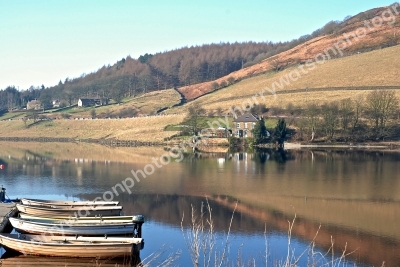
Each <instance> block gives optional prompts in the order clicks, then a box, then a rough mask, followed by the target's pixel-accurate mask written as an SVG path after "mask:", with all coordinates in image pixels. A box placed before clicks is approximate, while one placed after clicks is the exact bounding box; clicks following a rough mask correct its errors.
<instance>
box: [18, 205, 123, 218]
mask: <svg viewBox="0 0 400 267" xmlns="http://www.w3.org/2000/svg"><path fill="white" fill-rule="evenodd" d="M17 209H18V211H19V212H23V213H27V214H30V215H37V216H41V217H57V216H62V217H68V216H73V217H94V216H119V215H120V213H121V210H122V207H121V206H109V207H89V206H82V207H79V208H77V207H73V208H71V207H65V208H49V207H40V206H29V205H21V204H17Z"/></svg>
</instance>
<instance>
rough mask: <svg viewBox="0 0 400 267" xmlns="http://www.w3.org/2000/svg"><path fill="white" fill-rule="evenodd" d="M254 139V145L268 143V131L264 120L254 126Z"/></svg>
mask: <svg viewBox="0 0 400 267" xmlns="http://www.w3.org/2000/svg"><path fill="white" fill-rule="evenodd" d="M252 131H253V137H254V144H255V145H259V144H264V143H266V141H267V137H268V131H267V127H266V126H265V121H264V118H261V119H259V120H258V121H257V122H256V125H255V126H254V129H253V130H252Z"/></svg>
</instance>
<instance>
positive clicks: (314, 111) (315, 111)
mask: <svg viewBox="0 0 400 267" xmlns="http://www.w3.org/2000/svg"><path fill="white" fill-rule="evenodd" d="M319 114H320V109H319V107H318V106H317V105H315V104H310V105H308V106H307V108H306V118H307V122H308V127H309V130H310V131H311V139H310V141H313V140H314V138H315V131H316V127H317V124H318V121H319Z"/></svg>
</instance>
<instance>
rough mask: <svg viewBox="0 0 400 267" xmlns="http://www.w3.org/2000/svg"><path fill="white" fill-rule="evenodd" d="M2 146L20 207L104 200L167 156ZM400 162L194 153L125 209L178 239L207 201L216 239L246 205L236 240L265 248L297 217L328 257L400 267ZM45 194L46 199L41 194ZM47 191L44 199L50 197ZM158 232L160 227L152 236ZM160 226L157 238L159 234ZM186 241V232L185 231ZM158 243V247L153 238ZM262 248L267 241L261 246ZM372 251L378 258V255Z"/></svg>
mask: <svg viewBox="0 0 400 267" xmlns="http://www.w3.org/2000/svg"><path fill="white" fill-rule="evenodd" d="M52 146H54V147H56V149H55V148H54V147H51V146H49V145H48V144H40V145H37V146H36V147H33V144H24V145H22V146H21V145H18V144H17V145H15V144H6V145H5V144H4V143H2V144H0V148H1V149H0V162H3V164H4V165H5V166H6V168H5V169H4V170H1V171H0V181H1V183H2V184H4V185H5V186H6V187H7V190H8V194H9V195H10V196H15V197H28V196H35V197H44V195H46V196H45V197H50V198H51V197H53V198H58V197H59V196H60V195H61V196H65V197H66V198H67V197H69V198H85V199H92V197H93V198H94V197H96V196H99V195H100V196H101V194H102V193H103V192H105V191H107V190H110V188H111V187H112V186H114V185H115V184H116V183H120V182H121V181H122V180H123V179H125V178H126V177H128V176H129V175H130V174H131V170H139V169H141V168H143V166H145V164H147V163H150V162H151V158H152V157H157V156H158V157H159V156H160V155H162V154H163V153H164V151H163V149H159V150H157V149H154V148H147V149H146V148H132V149H129V148H121V149H110V148H104V147H98V146H95V145H94V146H90V147H88V146H83V147H81V146H75V145H74V149H71V148H70V147H63V146H62V145H58V144H57V145H54V144H52ZM399 163H400V154H399V153H396V152H390V151H358V150H321V149H313V150H296V151H287V150H275V149H266V150H256V151H254V152H252V153H246V152H231V153H204V152H201V153H195V154H191V155H188V156H187V157H185V159H184V161H182V162H180V163H176V162H172V163H170V164H169V165H168V166H165V167H163V168H161V169H157V170H156V171H155V173H154V174H153V175H151V176H148V177H147V178H146V179H142V180H141V182H140V183H137V184H136V185H135V187H134V188H133V191H134V194H132V195H129V194H126V193H121V194H119V195H118V199H119V200H120V201H121V202H122V204H123V205H124V210H125V212H127V214H128V213H131V214H136V213H143V214H144V215H146V216H147V217H149V218H150V219H151V221H152V222H154V223H160V224H163V226H159V227H160V231H161V232H163V231H164V232H169V233H171V232H172V231H174V230H173V229H174V228H176V227H178V228H179V225H180V220H181V218H182V217H181V216H182V213H183V212H185V213H187V214H189V213H190V204H196V205H199V203H201V201H204V197H208V199H209V200H210V201H212V203H213V209H214V211H215V215H214V216H215V223H216V229H218V231H221V232H223V231H224V230H226V227H227V222H229V220H230V216H231V214H232V210H233V207H234V205H235V203H236V200H238V201H239V202H238V203H239V204H238V210H237V217H234V220H233V226H232V227H233V230H234V232H235V234H236V235H241V234H243V235H246V238H249V236H253V235H255V236H258V237H260V238H261V239H262V235H263V231H264V224H265V223H266V224H267V230H268V231H269V232H268V233H269V234H270V235H273V233H277V232H279V233H283V234H281V235H282V237H281V238H282V241H285V240H286V239H285V233H286V231H287V227H288V224H287V221H288V220H291V219H293V217H294V214H296V215H297V218H298V219H297V224H296V225H295V227H294V232H293V233H294V235H295V236H296V237H298V238H299V239H301V240H304V241H306V240H307V241H309V240H312V238H313V237H314V235H315V233H316V232H317V231H318V227H319V225H320V224H321V230H320V232H319V235H318V238H317V244H318V245H320V246H321V247H323V248H325V249H327V248H328V247H329V246H330V241H331V239H330V237H331V236H333V238H334V239H335V249H336V250H338V251H339V250H340V249H341V248H343V247H344V246H345V244H346V242H347V245H348V248H349V250H350V251H352V250H356V253H354V254H353V256H352V257H355V258H356V259H357V260H358V261H360V262H365V263H369V264H373V265H381V264H382V262H383V261H386V264H387V265H388V266H389V265H390V266H392V265H393V266H396V265H400V260H399V256H398V255H397V251H399V249H400V248H399V244H400V228H399V227H398V225H397V222H398V221H399V220H400V180H399V179H400V177H399V175H398V173H400V164H399ZM44 188H45V189H46V190H43V189H44ZM44 191H45V192H44ZM153 226H154V225H152V227H153ZM156 227H157V225H156V226H154V228H156ZM178 232H179V231H178ZM155 238H156V237H155ZM261 241H262V240H261ZM370 251H374V253H370Z"/></svg>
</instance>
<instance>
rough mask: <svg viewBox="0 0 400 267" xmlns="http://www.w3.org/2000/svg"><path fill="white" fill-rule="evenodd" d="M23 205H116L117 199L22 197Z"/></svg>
mask: <svg viewBox="0 0 400 267" xmlns="http://www.w3.org/2000/svg"><path fill="white" fill-rule="evenodd" d="M21 203H22V204H23V205H33V206H70V207H71V206H73V207H75V206H117V205H118V204H119V202H118V201H74V200H73V201H67V200H45V199H29V198H22V199H21Z"/></svg>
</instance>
